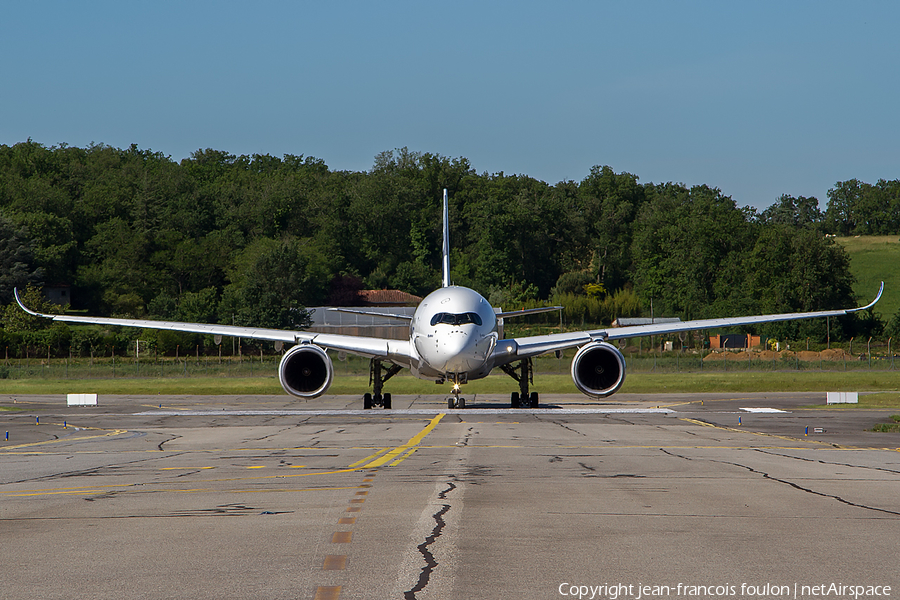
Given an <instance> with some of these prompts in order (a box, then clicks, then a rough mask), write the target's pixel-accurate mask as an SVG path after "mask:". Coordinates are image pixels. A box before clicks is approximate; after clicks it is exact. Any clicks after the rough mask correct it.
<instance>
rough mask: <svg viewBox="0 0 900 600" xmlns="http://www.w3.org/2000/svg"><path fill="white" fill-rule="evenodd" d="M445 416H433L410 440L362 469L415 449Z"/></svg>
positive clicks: (387, 461)
mask: <svg viewBox="0 0 900 600" xmlns="http://www.w3.org/2000/svg"><path fill="white" fill-rule="evenodd" d="M445 416H447V415H446V413H441V414H439V415H438V416H436V417H435V418H433V419H432V420H431V422H429V423H428V425H426V426H425V429H423V430H422V431H420V432H419V433H417V434H416V435H414V436H413V437H412V438H410V440H409V441H408V442H406V443H405V444H403V445H402V446H397V447H396V448H394V449H393V450H391V451H390V452H388V453H387V454H385V455H384V456H381V457H379V458H376V459H375V460H373V461H372V462H370V463H368V464H366V465H364V466H363V467H362V468H363V469H374V468H375V467H380V466H382V465H385V464H387V463H389V462H392V461H395V460H397V457H398V456H400V455H401V454H403V453H404V452H407V453H408V452H409V450H410V449H415V447H416V446H418V445H419V443H420V442H421V441H422V440H423V439H425V436H426V435H428V434H429V433H431V431H432V430H433V429H434V428H435V427H437V424H438V423H440V422H441V419H443V418H444V417H445ZM404 458H406V457H404ZM400 460H403V459H400Z"/></svg>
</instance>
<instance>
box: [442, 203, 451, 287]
mask: <svg viewBox="0 0 900 600" xmlns="http://www.w3.org/2000/svg"><path fill="white" fill-rule="evenodd" d="M442 252H443V263H442V264H443V270H444V279H443V287H450V209H449V207H448V205H447V188H444V247H443V251H442Z"/></svg>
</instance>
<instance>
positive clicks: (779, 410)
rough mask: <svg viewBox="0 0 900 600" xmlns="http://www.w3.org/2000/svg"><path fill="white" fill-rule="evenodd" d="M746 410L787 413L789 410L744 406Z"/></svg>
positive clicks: (743, 409)
mask: <svg viewBox="0 0 900 600" xmlns="http://www.w3.org/2000/svg"><path fill="white" fill-rule="evenodd" d="M741 410H742V411H744V412H749V413H786V412H788V411H786V410H781V409H779V408H742V409H741Z"/></svg>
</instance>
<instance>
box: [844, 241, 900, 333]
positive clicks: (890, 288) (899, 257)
mask: <svg viewBox="0 0 900 600" xmlns="http://www.w3.org/2000/svg"><path fill="white" fill-rule="evenodd" d="M835 240H836V241H837V243H839V244H841V245H842V246H843V247H844V248H845V249H846V250H847V252H848V253H849V254H850V271H851V272H852V273H853V275H854V276H855V277H856V283H855V284H854V285H853V291H854V292H856V293H857V294H858V295H859V298H860V300H861V301H864V302H869V301H870V300H871V299H872V298H873V297H874V295H875V292H876V291H877V290H878V285H879V282H881V281H884V296H883V297H882V298H881V301H880V302H879V303H878V305H877V306H876V307H875V312H876V313H879V314H881V318H882V319H884V320H885V322H887V321H889V320H890V318H891V317H892V316H893V315H894V314H896V313H897V311H898V310H900V236H896V235H863V236H853V237H849V236H848V237H839V238H835Z"/></svg>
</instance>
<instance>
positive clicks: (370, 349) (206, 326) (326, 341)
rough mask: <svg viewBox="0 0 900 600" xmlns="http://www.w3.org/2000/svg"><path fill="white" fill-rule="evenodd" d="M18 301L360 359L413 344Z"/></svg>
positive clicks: (71, 318)
mask: <svg viewBox="0 0 900 600" xmlns="http://www.w3.org/2000/svg"><path fill="white" fill-rule="evenodd" d="M14 293H15V296H16V302H18V304H19V306H20V307H21V308H22V310H24V311H25V312H27V313H28V314H30V315H34V316H36V317H45V318H48V319H52V320H54V321H62V322H65V323H81V324H89V325H117V326H120V327H137V328H140V329H166V330H169V331H181V332H184V333H203V334H208V335H227V336H231V337H242V338H247V339H252V340H266V341H271V342H286V343H289V344H299V343H313V344H316V345H318V346H321V347H323V348H326V349H331V350H339V351H344V352H349V353H350V354H358V355H360V356H367V357H370V358H371V357H376V356H383V357H387V356H389V355H393V356H398V355H399V356H409V342H408V341H403V340H388V339H384V338H371V337H362V336H354V335H338V334H331V333H314V332H306V331H286V330H282V329H263V328H260V327H238V326H235V325H215V324H210V323H182V322H179V321H152V320H149V319H120V318H115V317H83V316H75V315H52V314H44V313H39V312H35V311H33V310H31V309H30V308H28V307H26V306H25V305H24V304H23V303H22V300H21V298H19V292H18V290H14Z"/></svg>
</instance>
